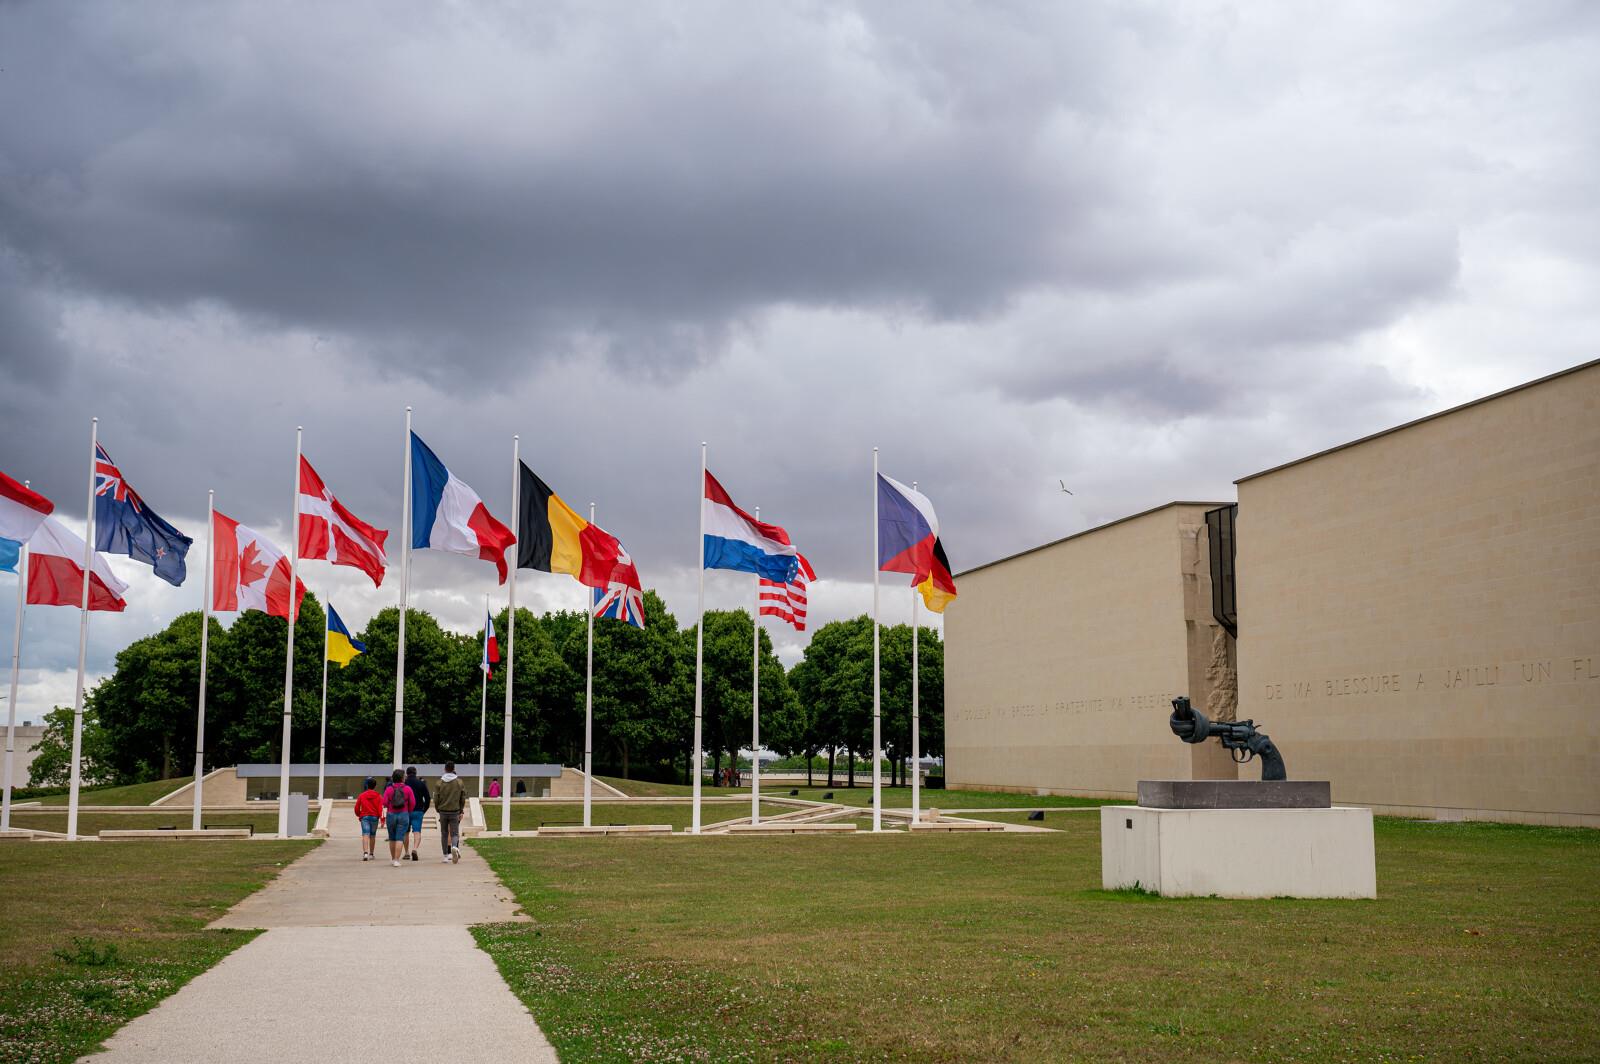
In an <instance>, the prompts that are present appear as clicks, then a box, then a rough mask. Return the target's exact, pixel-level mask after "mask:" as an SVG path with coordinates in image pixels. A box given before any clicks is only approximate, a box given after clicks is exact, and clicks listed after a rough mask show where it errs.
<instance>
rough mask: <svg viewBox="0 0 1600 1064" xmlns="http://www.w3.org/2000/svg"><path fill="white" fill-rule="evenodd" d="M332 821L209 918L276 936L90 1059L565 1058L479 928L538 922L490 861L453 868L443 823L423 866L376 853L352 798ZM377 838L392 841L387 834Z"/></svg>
mask: <svg viewBox="0 0 1600 1064" xmlns="http://www.w3.org/2000/svg"><path fill="white" fill-rule="evenodd" d="M430 820H431V818H430ZM347 822H348V823H347ZM332 828H333V830H332V837H331V838H330V839H329V840H328V841H327V842H325V843H323V844H322V845H321V846H318V847H317V848H316V849H315V850H313V851H312V852H311V853H309V854H307V855H306V856H305V857H302V858H301V859H300V860H298V861H296V862H294V863H293V864H292V865H290V866H289V867H288V868H286V869H284V871H283V873H282V875H280V876H279V877H278V879H277V880H275V881H274V882H273V883H272V884H271V885H269V886H268V887H266V888H265V889H264V890H261V891H258V892H257V893H255V894H253V895H251V896H250V897H249V898H246V899H245V900H244V901H242V902H240V903H239V904H238V905H236V906H235V907H234V908H233V909H232V910H230V911H229V912H228V913H227V914H226V915H224V916H223V917H222V918H221V919H219V920H217V921H215V922H214V923H213V924H212V925H211V926H212V927H244V928H249V927H264V928H267V929H268V930H267V933H266V934H264V935H261V936H260V937H259V938H257V939H255V940H254V941H253V942H250V943H249V944H247V945H245V946H243V947H241V948H240V949H238V950H236V951H234V952H233V953H232V954H229V955H228V956H227V957H226V958H225V959H224V960H223V961H222V963H220V964H218V965H217V966H216V967H215V968H213V969H211V970H210V971H208V972H206V973H204V974H203V975H200V976H199V977H197V978H196V979H194V980H193V981H192V982H190V983H189V984H188V985H187V986H185V987H184V988H183V989H182V990H180V991H178V992H177V993H176V994H174V995H173V996H172V997H170V998H168V999H167V1000H166V1001H164V1002H162V1003H161V1004H160V1005H159V1006H157V1007H156V1008H155V1009H154V1010H153V1011H151V1012H149V1013H147V1014H146V1015H144V1016H141V1017H139V1018H138V1019H136V1020H134V1021H132V1022H131V1023H129V1024H128V1025H127V1026H126V1027H123V1028H122V1029H121V1030H120V1031H118V1032H117V1033H116V1034H115V1035H114V1036H113V1037H112V1038H111V1040H110V1041H109V1042H107V1043H106V1051H105V1052H104V1053H103V1054H98V1055H95V1056H92V1057H86V1058H85V1060H87V1061H92V1062H94V1064H101V1062H105V1064H133V1062H152V1064H153V1062H157V1061H160V1062H163V1064H182V1062H188V1061H195V1062H200V1061H206V1062H212V1061H229V1062H254V1061H261V1062H263V1064H285V1062H289V1064H294V1062H299V1061H318V1062H323V1061H327V1062H330V1064H342V1062H345V1061H348V1062H351V1064H371V1062H372V1061H374V1060H383V1059H387V1058H393V1057H396V1056H404V1057H405V1058H406V1059H408V1060H440V1059H445V1060H463V1061H468V1060H493V1061H495V1062H496V1064H509V1062H518V1064H520V1062H530V1064H533V1062H536V1064H554V1062H555V1060H556V1053H555V1050H554V1049H553V1048H551V1046H550V1043H549V1041H547V1040H546V1039H545V1037H544V1033H543V1032H542V1031H540V1030H539V1026H538V1024H536V1023H535V1022H534V1020H533V1017H532V1016H530V1015H529V1014H528V1012H527V1010H526V1009H525V1008H523V1006H522V1003H521V1002H520V1001H518V1000H517V999H516V997H515V996H514V995H513V994H512V993H511V990H510V988H508V987H507V986H506V984H505V981H504V980H502V979H501V978H500V973H499V972H498V971H497V970H496V969H495V967H494V962H493V961H491V960H490V959H489V956H488V954H486V953H484V952H483V951H482V950H480V949H478V948H477V945H476V944H475V943H474V941H473V939H472V936H471V934H469V933H468V931H467V926H468V925H469V924H476V923H487V922H493V921H499V920H524V919H526V917H525V916H523V915H522V914H521V913H519V912H518V911H517V909H516V904H515V902H514V901H512V899H511V897H510V892H509V891H507V890H505V888H503V887H502V886H501V885H500V882H499V880H498V879H496V878H495V876H494V873H492V872H491V871H489V867H488V865H486V864H485V863H484V862H483V859H482V858H480V857H479V856H478V855H477V854H476V853H474V852H473V851H472V850H471V849H470V848H468V849H463V850H462V858H461V863H460V864H455V865H447V864H444V863H443V862H442V861H441V859H440V853H439V850H438V842H439V836H438V835H437V834H435V833H434V831H433V830H431V828H432V825H431V824H430V825H429V828H430V830H428V831H427V832H426V833H425V835H424V836H423V849H422V857H423V859H422V860H420V861H417V862H410V861H407V862H405V863H403V864H402V865H401V867H399V868H395V867H394V866H392V865H391V864H390V863H389V862H388V860H387V859H385V860H382V861H370V862H364V861H362V860H361V859H360V846H359V843H358V842H357V841H356V835H357V829H356V827H355V817H354V816H352V815H351V813H350V809H349V806H348V804H344V803H341V805H340V807H339V808H337V809H336V810H335V811H334V818H333V825H332ZM195 845H202V844H199V843H196V844H195ZM204 845H229V844H226V843H208V844H204ZM240 845H248V844H240ZM378 848H379V850H380V851H385V850H386V847H385V844H384V843H383V842H382V841H381V840H380V842H379V844H378ZM397 964H399V965H404V966H405V968H406V970H407V973H408V976H407V978H408V982H409V985H410V986H411V987H412V988H413V989H412V990H410V991H409V992H408V993H407V994H405V995H404V996H405V998H406V1003H405V1004H404V1005H403V1006H402V1007H400V1008H398V1009H397V1008H396V1007H395V1005H394V1004H392V1003H391V1001H390V1000H389V995H388V993H387V992H386V991H385V989H384V986H385V984H386V983H387V982H388V981H389V980H390V979H391V973H392V972H393V970H394V967H395V965H397ZM446 1017H448V1019H447V1020H445V1018H446ZM441 1021H443V1022H441Z"/></svg>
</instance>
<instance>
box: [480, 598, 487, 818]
mask: <svg viewBox="0 0 1600 1064" xmlns="http://www.w3.org/2000/svg"><path fill="white" fill-rule="evenodd" d="M483 656H484V658H485V659H487V658H488V656H489V596H488V595H484V596H483ZM478 671H479V672H480V673H482V674H483V675H482V676H480V677H479V679H481V680H482V681H483V704H482V705H481V706H480V707H479V709H478V801H480V802H481V801H483V772H484V770H485V769H486V768H488V767H489V764H488V760H487V754H486V752H485V748H486V744H487V743H488V741H489V672H488V670H487V669H485V668H484V667H483V663H482V662H481V661H480V662H479V663H478Z"/></svg>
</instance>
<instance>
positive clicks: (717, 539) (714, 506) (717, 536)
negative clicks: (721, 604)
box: [700, 472, 800, 584]
mask: <svg viewBox="0 0 1600 1064" xmlns="http://www.w3.org/2000/svg"><path fill="white" fill-rule="evenodd" d="M700 506H701V520H702V521H703V522H704V523H705V529H706V535H705V543H704V546H703V548H702V550H703V553H704V556H705V567H706V568H707V569H733V570H736V571H738V572H741V573H759V574H760V575H761V577H762V579H764V580H772V581H774V582H776V583H780V584H787V583H788V582H789V581H791V580H793V579H794V574H795V570H796V569H797V568H798V567H799V564H800V563H799V562H798V561H796V556H797V555H798V554H799V553H800V552H799V551H798V550H796V549H795V546H794V544H793V543H790V542H789V533H787V532H785V531H784V530H783V529H782V528H781V527H780V526H778V525H772V524H768V523H766V522H765V521H757V520H756V519H755V518H754V517H751V516H750V515H749V514H747V513H745V512H744V511H743V510H741V509H739V507H738V506H736V505H735V504H734V501H733V498H732V497H731V496H729V494H728V492H727V490H726V489H725V488H723V486H722V485H721V484H719V483H717V478H716V477H714V476H712V475H711V474H710V472H707V473H706V481H705V492H704V494H703V497H702V498H701V500H700Z"/></svg>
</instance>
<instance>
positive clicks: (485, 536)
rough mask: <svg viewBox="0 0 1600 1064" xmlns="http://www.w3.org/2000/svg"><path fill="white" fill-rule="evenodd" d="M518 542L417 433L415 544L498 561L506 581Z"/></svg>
mask: <svg viewBox="0 0 1600 1064" xmlns="http://www.w3.org/2000/svg"><path fill="white" fill-rule="evenodd" d="M516 541H517V537H516V536H515V535H514V534H513V533H512V531H511V529H509V528H507V527H506V526H505V525H502V524H501V523H500V522H499V521H496V520H495V519H494V517H493V516H491V515H490V513H489V508H488V507H486V506H484V505H483V500H482V499H480V498H479V497H478V493H477V492H475V491H473V490H472V489H471V488H469V487H468V486H467V484H466V481H464V480H462V479H461V478H460V477H457V476H456V475H455V474H454V473H452V472H450V470H448V469H446V468H445V467H444V463H443V462H441V461H439V456H438V455H436V454H434V453H433V451H431V450H429V449H428V445H427V444H425V443H423V442H422V438H421V437H420V436H418V435H417V434H416V433H415V432H413V433H412V434H411V546H412V547H414V548H416V549H418V550H423V549H432V550H446V551H449V552H451V553H452V554H465V555H467V556H468V557H469V558H482V559H483V560H484V561H486V562H494V564H495V568H497V569H499V570H500V582H501V583H502V584H503V583H505V582H506V548H508V547H510V546H511V545H512V544H513V543H515V542H516Z"/></svg>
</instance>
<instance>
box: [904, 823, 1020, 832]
mask: <svg viewBox="0 0 1600 1064" xmlns="http://www.w3.org/2000/svg"><path fill="white" fill-rule="evenodd" d="M1005 829H1006V828H1005V825H1004V824H976V823H971V822H969V821H948V822H940V823H936V824H930V823H928V822H926V821H918V822H917V823H914V824H912V825H911V830H912V831H1004V830H1005Z"/></svg>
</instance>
